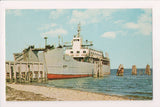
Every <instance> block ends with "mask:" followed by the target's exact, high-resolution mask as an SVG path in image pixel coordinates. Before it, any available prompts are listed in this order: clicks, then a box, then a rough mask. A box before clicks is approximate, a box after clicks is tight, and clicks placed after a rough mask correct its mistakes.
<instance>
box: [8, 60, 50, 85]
mask: <svg viewBox="0 0 160 107" xmlns="http://www.w3.org/2000/svg"><path fill="white" fill-rule="evenodd" d="M6 81H7V82H10V83H13V82H14V83H30V82H46V81H47V72H45V70H44V65H43V63H41V62H15V61H7V62H6Z"/></svg>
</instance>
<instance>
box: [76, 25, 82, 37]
mask: <svg viewBox="0 0 160 107" xmlns="http://www.w3.org/2000/svg"><path fill="white" fill-rule="evenodd" d="M77 31H78V34H77V37H79V36H80V31H81V26H80V23H79V24H78V29H77Z"/></svg>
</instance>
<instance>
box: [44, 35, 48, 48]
mask: <svg viewBox="0 0 160 107" xmlns="http://www.w3.org/2000/svg"><path fill="white" fill-rule="evenodd" d="M44 39H45V47H46V46H47V39H48V38H47V37H44Z"/></svg>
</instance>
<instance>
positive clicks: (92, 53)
mask: <svg viewBox="0 0 160 107" xmlns="http://www.w3.org/2000/svg"><path fill="white" fill-rule="evenodd" d="M80 31H81V27H80V24H78V29H77V32H78V33H77V34H76V35H74V36H73V39H72V41H71V42H69V43H67V42H66V43H63V44H61V43H60V36H58V38H59V43H58V46H57V47H55V46H54V45H47V39H48V38H47V37H44V39H45V47H44V48H35V46H34V45H31V46H29V47H28V48H26V49H24V50H23V51H22V52H21V53H14V54H13V55H14V61H16V62H42V63H43V64H44V70H45V71H47V78H48V79H49V80H52V79H66V78H80V77H90V76H96V77H97V76H105V75H109V74H110V59H109V55H108V53H107V52H106V53H105V56H104V54H103V52H102V51H99V50H96V49H93V48H92V46H93V43H92V41H88V40H86V41H83V38H82V37H81V34H80Z"/></svg>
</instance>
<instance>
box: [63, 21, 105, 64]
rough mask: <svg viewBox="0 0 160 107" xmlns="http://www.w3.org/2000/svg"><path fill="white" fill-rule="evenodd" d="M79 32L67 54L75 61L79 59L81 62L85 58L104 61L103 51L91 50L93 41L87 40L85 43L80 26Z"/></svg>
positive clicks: (67, 49)
mask: <svg viewBox="0 0 160 107" xmlns="http://www.w3.org/2000/svg"><path fill="white" fill-rule="evenodd" d="M77 31H78V34H77V35H76V36H74V37H73V40H72V42H71V46H70V48H66V51H65V54H67V55H69V56H73V57H74V58H75V59H76V58H78V59H79V60H80V61H81V60H84V58H85V57H90V58H97V59H102V58H103V57H104V56H103V52H102V51H97V50H95V49H92V48H89V46H92V45H93V44H92V42H91V41H88V40H86V41H85V42H83V39H82V37H80V24H79V25H78V30H77Z"/></svg>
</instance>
